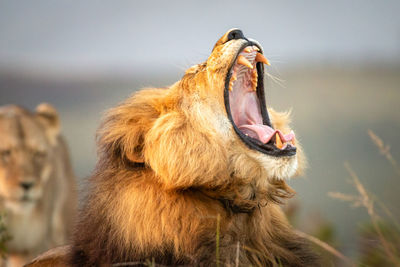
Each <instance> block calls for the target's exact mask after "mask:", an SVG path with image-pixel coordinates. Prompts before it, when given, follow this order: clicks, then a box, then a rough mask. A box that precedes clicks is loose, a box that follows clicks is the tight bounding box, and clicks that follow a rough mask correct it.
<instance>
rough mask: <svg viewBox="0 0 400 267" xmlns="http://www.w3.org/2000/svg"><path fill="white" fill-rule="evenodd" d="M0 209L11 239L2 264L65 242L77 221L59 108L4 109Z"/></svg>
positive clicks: (0, 114)
mask: <svg viewBox="0 0 400 267" xmlns="http://www.w3.org/2000/svg"><path fill="white" fill-rule="evenodd" d="M0 140H1V141H0V212H1V213H5V224H6V227H7V230H8V233H9V235H10V236H11V240H10V241H9V242H7V243H6V247H7V250H8V253H9V254H8V259H7V261H3V262H2V263H1V262H0V265H2V264H3V265H4V266H22V265H23V264H24V263H26V262H27V261H29V260H31V259H32V258H33V257H34V256H36V255H37V254H38V253H40V252H43V251H45V250H47V249H49V248H51V247H53V246H55V245H60V244H65V243H66V242H67V237H68V235H69V234H70V232H71V224H72V221H73V220H74V213H75V205H76V191H75V176H74V173H73V171H72V168H71V165H70V160H69V156H68V151H67V147H66V144H65V141H64V139H63V138H62V136H61V135H60V123H59V119H58V114H57V112H56V110H55V109H54V108H53V107H52V106H50V105H49V104H41V105H39V106H38V107H37V109H36V112H35V113H31V112H29V111H27V110H25V109H23V108H20V107H17V106H5V107H1V108H0ZM0 261H1V259H0Z"/></svg>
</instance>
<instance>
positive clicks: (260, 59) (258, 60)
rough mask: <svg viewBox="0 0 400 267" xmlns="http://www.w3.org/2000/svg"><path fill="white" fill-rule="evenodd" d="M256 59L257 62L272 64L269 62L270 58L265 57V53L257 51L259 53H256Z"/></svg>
mask: <svg viewBox="0 0 400 267" xmlns="http://www.w3.org/2000/svg"><path fill="white" fill-rule="evenodd" d="M256 61H257V62H262V63H265V64H267V65H268V66H271V64H270V63H269V61H268V59H266V58H265V57H264V55H263V54H261V53H257V55H256Z"/></svg>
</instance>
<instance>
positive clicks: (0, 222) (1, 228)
mask: <svg viewBox="0 0 400 267" xmlns="http://www.w3.org/2000/svg"><path fill="white" fill-rule="evenodd" d="M9 239H10V236H9V235H8V234H7V229H6V226H5V225H4V215H3V214H0V256H1V257H5V255H6V252H7V249H6V242H7V241H8V240H9Z"/></svg>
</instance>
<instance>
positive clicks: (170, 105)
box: [71, 35, 315, 266]
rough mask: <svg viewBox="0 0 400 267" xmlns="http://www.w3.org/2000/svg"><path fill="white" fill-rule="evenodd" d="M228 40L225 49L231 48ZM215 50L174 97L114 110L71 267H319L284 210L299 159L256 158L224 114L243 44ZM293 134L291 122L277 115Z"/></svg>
mask: <svg viewBox="0 0 400 267" xmlns="http://www.w3.org/2000/svg"><path fill="white" fill-rule="evenodd" d="M224 38H225V39H224ZM226 38H227V37H226V35H224V37H222V38H221V39H220V40H219V41H218V43H217V44H216V46H215V47H214V49H213V51H212V53H211V55H210V57H209V58H208V60H207V62H205V63H203V64H199V65H196V66H193V67H191V68H190V69H188V70H187V72H186V74H185V75H184V77H183V78H182V79H181V80H180V81H178V82H177V83H175V84H173V85H172V86H170V87H169V88H168V89H151V88H150V89H143V90H141V91H139V92H137V93H135V94H134V95H133V96H132V97H130V98H129V99H127V100H126V101H125V102H124V103H122V104H120V105H119V106H117V107H115V108H113V109H111V110H109V111H108V112H107V115H106V116H105V119H104V121H103V124H102V125H101V127H100V129H99V132H98V146H99V152H98V153H99V161H98V164H97V167H96V171H95V173H94V174H93V176H92V177H91V179H90V185H89V188H88V190H89V191H88V196H87V199H86V202H85V205H84V207H83V209H82V212H81V216H80V222H79V223H78V226H77V229H76V234H75V239H74V243H73V247H72V249H73V252H72V255H71V264H73V265H75V266H91V265H100V264H104V265H107V264H111V263H120V262H125V261H134V262H144V261H145V260H146V259H147V260H151V259H152V258H153V259H154V260H155V261H156V262H157V263H159V264H171V265H179V264H189V265H201V266H210V265H215V263H216V262H215V261H216V255H215V253H216V243H215V240H216V228H217V218H218V217H219V216H220V218H221V221H220V243H219V244H220V245H219V251H220V261H221V263H222V264H233V263H234V262H235V259H236V255H237V245H238V244H239V249H240V251H239V262H240V266H248V265H250V264H252V265H262V266H272V265H275V264H278V262H281V263H283V264H284V265H285V266H286V265H290V266H315V261H314V257H313V255H312V253H311V252H310V251H308V249H307V245H305V244H304V243H303V240H301V238H299V237H298V236H296V235H295V233H294V232H293V231H292V229H291V227H290V226H289V225H288V223H287V221H286V219H285V217H284V215H283V214H282V211H281V209H280V208H279V205H278V204H279V203H281V201H282V200H283V199H285V198H288V197H290V196H292V195H293V191H292V190H291V189H290V188H289V187H288V186H287V185H286V183H285V180H284V179H288V178H290V177H292V176H293V175H295V174H296V172H298V171H299V170H301V169H302V167H303V163H304V159H303V153H302V150H301V147H300V145H299V144H297V149H298V152H297V155H296V156H292V157H281V158H276V157H272V156H268V155H265V154H262V153H260V152H258V151H256V150H252V149H250V148H248V147H247V146H246V145H245V144H244V143H243V142H242V141H241V140H240V138H239V137H238V136H237V134H236V133H235V132H234V130H233V127H232V124H231V122H230V121H229V119H228V118H227V113H226V110H225V106H224V97H223V94H224V84H225V78H226V75H227V69H228V67H229V64H230V62H231V61H232V60H233V57H234V55H235V53H237V50H238V49H239V47H240V46H241V45H242V44H243V42H244V40H243V39H239V40H233V41H230V42H227V40H226ZM270 116H271V117H272V118H271V119H272V122H273V125H274V127H275V128H277V129H281V130H282V131H283V132H284V133H287V132H289V130H290V128H289V126H288V122H289V119H288V115H287V114H286V113H278V112H274V111H273V110H270Z"/></svg>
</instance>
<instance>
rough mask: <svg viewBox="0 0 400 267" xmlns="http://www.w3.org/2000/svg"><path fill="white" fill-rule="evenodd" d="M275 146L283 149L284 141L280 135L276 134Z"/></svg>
mask: <svg viewBox="0 0 400 267" xmlns="http://www.w3.org/2000/svg"><path fill="white" fill-rule="evenodd" d="M275 144H276V147H277V148H279V149H282V147H283V144H282V140H281V138H280V137H279V134H278V133H276V134H275Z"/></svg>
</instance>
